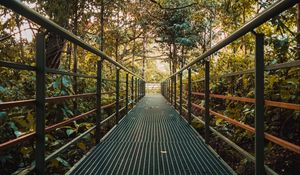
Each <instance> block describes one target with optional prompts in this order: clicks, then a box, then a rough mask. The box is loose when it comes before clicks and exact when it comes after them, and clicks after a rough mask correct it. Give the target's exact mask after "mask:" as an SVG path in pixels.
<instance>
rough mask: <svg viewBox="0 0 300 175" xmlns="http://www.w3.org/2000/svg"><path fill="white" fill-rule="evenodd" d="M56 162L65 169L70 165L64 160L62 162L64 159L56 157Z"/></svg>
mask: <svg viewBox="0 0 300 175" xmlns="http://www.w3.org/2000/svg"><path fill="white" fill-rule="evenodd" d="M56 160H57V161H58V162H60V163H61V164H63V165H64V166H65V167H70V164H69V163H68V162H67V161H66V160H64V159H62V158H60V157H57V158H56Z"/></svg>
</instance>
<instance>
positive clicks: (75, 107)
mask: <svg viewBox="0 0 300 175" xmlns="http://www.w3.org/2000/svg"><path fill="white" fill-rule="evenodd" d="M73 14H74V21H73V26H74V28H73V33H74V34H75V35H77V33H78V18H79V17H78V0H76V1H75V8H74V12H73ZM73 46H74V47H73V48H74V50H73V58H74V64H73V72H74V73H77V69H78V59H77V45H76V44H74V45H73ZM77 86H78V83H77V77H76V76H75V77H74V82H73V90H74V93H75V94H77V93H78V92H77ZM73 109H74V114H75V115H77V100H76V98H75V99H74V101H73Z"/></svg>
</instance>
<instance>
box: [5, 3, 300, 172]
mask: <svg viewBox="0 0 300 175" xmlns="http://www.w3.org/2000/svg"><path fill="white" fill-rule="evenodd" d="M297 2H298V1H297V0H279V1H277V2H276V3H275V4H274V5H272V6H271V7H269V8H268V9H266V10H265V11H263V12H261V13H259V14H258V15H257V16H256V17H255V18H253V19H252V20H251V21H249V22H248V23H246V24H245V25H244V26H242V27H241V28H240V29H238V30H237V31H236V32H234V33H233V34H232V35H230V36H228V37H227V38H226V39H224V40H222V41H221V42H219V43H218V44H216V45H215V46H213V47H212V48H211V49H209V50H208V51H206V52H205V53H204V54H202V55H201V56H200V57H198V58H196V59H195V60H194V61H192V62H191V63H189V64H187V65H185V66H184V67H183V68H181V69H180V70H179V71H178V72H176V73H174V74H173V75H171V76H170V77H168V78H167V79H166V80H165V81H163V82H162V83H161V94H162V95H160V94H159V95H153V94H152V95H146V94H145V84H146V82H145V80H143V78H141V77H140V76H138V75H136V74H135V73H133V72H132V71H130V70H128V69H127V68H126V67H125V66H123V65H121V64H120V63H118V62H116V61H114V60H113V59H112V58H111V57H109V56H107V55H106V54H105V53H103V52H102V51H100V50H98V49H96V48H94V47H93V46H91V45H89V44H87V43H86V42H84V41H83V40H81V39H80V38H79V37H77V36H75V35H74V34H73V33H71V32H69V31H67V30H66V29H64V28H62V27H61V26H59V25H57V24H55V23H54V22H52V21H50V20H49V19H47V18H45V17H44V16H42V15H41V14H39V13H37V12H35V11H34V10H32V9H31V8H29V7H27V6H25V5H24V4H22V3H21V2H20V1H17V0H9V1H7V0H0V4H1V5H3V6H5V7H6V8H8V9H11V10H13V11H14V12H16V13H17V14H19V15H22V16H24V17H26V18H28V19H29V20H31V21H33V22H35V23H36V24H37V25H39V26H41V27H42V28H44V29H46V30H47V31H49V32H53V33H55V34H57V35H60V36H61V37H62V38H64V39H65V40H67V41H69V42H71V43H73V44H75V45H78V46H80V47H81V48H82V49H84V50H85V51H87V52H90V53H92V54H95V55H96V56H97V57H99V61H98V62H97V71H96V72H95V74H94V75H86V74H81V73H77V72H68V71H64V70H59V69H51V68H48V67H46V65H45V52H46V51H45V34H44V33H38V35H37V37H36V39H35V41H36V65H35V66H31V65H24V64H18V63H13V62H7V61H0V67H5V68H9V69H14V70H26V71H31V72H34V73H35V74H36V79H35V80H34V81H35V83H36V87H37V88H36V89H35V90H36V95H35V98H33V99H27V100H19V101H8V102H2V103H0V110H1V111H6V110H9V109H13V108H16V107H24V106H26V107H32V108H33V109H34V110H35V119H36V122H35V125H36V127H35V128H36V129H35V131H33V132H31V133H28V134H25V135H22V136H20V137H17V138H15V139H11V140H9V141H6V142H4V143H0V151H1V152H2V151H4V150H5V149H8V148H12V147H15V146H18V145H19V144H21V143H22V142H25V141H28V140H34V141H35V142H34V147H35V163H34V164H32V165H31V166H29V167H28V168H26V169H24V170H21V171H20V172H21V173H22V174H25V173H30V172H32V171H35V172H36V174H39V175H42V174H45V169H46V168H45V164H46V162H48V161H50V160H52V159H54V158H56V157H57V156H58V155H59V154H61V153H62V152H63V151H64V150H66V149H67V148H68V147H70V146H71V145H72V144H75V143H76V142H78V141H79V140H80V139H82V138H83V137H85V136H86V135H88V134H89V133H91V132H94V131H95V135H94V136H95V140H96V145H94V147H93V148H92V149H91V150H90V151H89V152H88V153H87V154H86V155H82V156H83V158H82V159H81V160H79V161H78V162H77V163H76V164H75V166H74V167H73V168H71V170H70V171H69V172H68V173H67V174H216V175H217V174H235V172H234V171H233V170H232V169H231V168H230V167H229V166H228V165H227V163H226V162H224V161H223V160H222V158H221V157H220V156H218V155H217V153H216V152H215V151H214V150H213V149H212V148H211V147H210V146H209V140H210V136H211V135H212V134H214V135H217V136H218V137H219V138H220V139H222V140H223V141H225V142H226V143H227V144H229V145H230V146H232V148H233V149H235V150H236V151H237V152H239V153H240V154H241V155H243V156H244V157H246V158H247V159H248V160H250V161H252V162H254V163H255V173H256V174H257V175H262V174H265V173H267V174H276V172H274V171H273V170H272V169H270V168H269V167H268V166H266V165H265V162H264V139H267V140H269V141H271V142H273V143H275V144H278V145H280V146H282V147H284V148H286V149H288V150H290V151H293V152H296V153H298V154H299V153H300V146H299V145H295V144H293V143H290V142H288V141H286V140H283V139H281V138H279V137H275V136H273V135H271V134H268V133H265V132H264V107H265V106H272V107H278V108H284V109H290V110H300V105H299V104H292V103H283V102H277V101H269V100H265V99H264V71H266V70H276V69H286V68H290V67H298V66H299V65H300V61H299V60H297V61H293V62H289V63H282V64H277V65H272V66H265V65H264V59H263V58H264V49H263V48H264V35H263V34H260V33H256V32H254V30H255V29H256V28H257V27H259V26H260V25H262V24H263V23H265V22H266V21H268V20H269V19H271V18H273V17H275V16H277V15H278V14H280V13H281V12H283V11H285V10H287V9H289V8H291V7H292V6H294V5H295V4H296V3H297ZM250 32H251V33H253V34H254V35H255V38H256V54H255V63H256V64H255V69H254V70H247V71H243V72H234V73H230V74H224V75H222V76H221V77H230V76H236V75H243V74H252V73H254V74H255V96H256V98H245V97H236V96H228V95H222V94H212V93H210V87H209V84H210V79H213V78H216V77H210V62H209V59H208V58H209V57H210V56H211V55H212V54H214V53H216V52H217V51H219V50H220V49H222V48H223V47H225V46H227V45H228V44H230V43H232V42H233V41H235V40H236V39H238V38H240V37H242V36H244V35H245V34H247V33H250ZM104 63H108V64H111V65H112V66H114V67H115V68H116V74H115V76H114V77H115V79H113V80H109V79H104V78H103V77H102V74H103V69H102V67H103V64H104ZM195 66H198V67H199V66H203V69H204V70H205V78H203V79H199V80H193V81H192V79H191V76H192V70H193V67H195ZM185 71H187V74H188V76H187V79H186V80H185V79H184V78H183V72H185ZM52 74H55V75H65V76H70V77H78V78H83V79H94V80H95V81H96V83H95V87H96V92H94V93H85V94H74V95H68V96H55V97H47V96H46V85H45V84H46V81H45V76H46V75H52ZM121 74H123V75H125V77H122V76H120V75H121ZM2 76H3V75H1V77H2ZM219 78H220V77H219ZM106 81H110V82H112V83H115V84H114V86H113V88H114V89H113V90H112V91H111V92H103V87H102V84H103V82H106ZM196 82H203V84H204V85H205V90H204V92H200V91H197V90H195V89H192V84H193V83H196ZM178 89H179V90H178ZM104 94H109V95H113V96H115V101H114V102H113V103H109V104H102V96H103V95H104ZM122 94H123V95H122ZM195 97H198V98H203V99H204V101H205V104H204V105H203V106H202V105H200V104H197V103H196V102H193V98H195ZM214 98H216V99H225V100H233V101H239V102H246V103H253V104H255V128H254V127H251V126H249V125H246V124H244V123H241V122H239V121H237V120H235V119H232V118H230V117H228V116H225V115H223V114H220V113H218V112H216V111H213V110H211V109H210V105H209V103H210V102H209V101H210V99H214ZM72 99H95V101H96V103H95V105H94V107H93V109H91V110H89V111H87V112H85V113H82V114H79V115H76V116H74V117H71V118H69V119H67V120H64V121H61V122H58V123H56V124H54V125H46V122H45V120H46V116H45V113H46V110H47V109H46V105H47V104H50V103H54V104H55V103H61V102H63V101H66V100H72ZM109 108H111V109H114V113H112V114H111V115H109V116H108V117H106V118H104V115H103V113H102V110H103V109H109ZM193 109H198V110H201V111H203V112H204V114H205V115H204V117H203V119H202V118H201V117H199V116H196V115H195V114H194V113H193ZM91 116H93V117H94V126H93V127H91V128H90V129H88V130H86V131H84V132H83V133H82V134H81V135H79V136H77V137H76V138H74V139H73V140H71V141H70V142H68V143H67V144H65V145H64V146H62V147H61V148H59V149H57V150H55V151H54V152H53V153H51V154H47V155H46V153H45V149H46V148H45V135H46V133H48V132H50V131H53V130H55V129H57V128H60V127H63V126H66V125H68V124H70V123H72V122H74V121H78V120H80V119H83V118H88V117H91ZM212 116H213V117H217V118H222V119H223V120H225V121H227V122H229V123H230V124H232V125H235V126H237V127H240V128H243V129H245V130H247V131H249V132H250V133H253V134H255V156H253V155H252V154H250V153H248V152H247V151H245V150H244V149H242V148H241V147H239V146H238V145H236V144H235V143H233V142H232V141H231V140H229V139H228V138H226V137H225V136H224V135H222V134H221V133H219V132H218V131H216V130H215V129H214V128H213V127H211V126H210V124H209V123H210V120H211V117H212ZM193 118H195V119H197V120H199V121H200V122H201V123H203V124H204V126H205V137H204V138H202V136H201V135H199V134H198V132H197V131H196V130H195V129H194V128H193V127H192V126H191V125H190V123H191V121H192V119H193ZM111 121H113V122H114V124H115V126H114V127H113V128H112V129H111V130H110V131H109V132H108V133H107V134H106V135H103V132H102V131H101V126H102V125H103V124H104V123H107V122H111Z"/></svg>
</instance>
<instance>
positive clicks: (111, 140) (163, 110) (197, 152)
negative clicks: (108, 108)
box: [70, 95, 232, 175]
mask: <svg viewBox="0 0 300 175" xmlns="http://www.w3.org/2000/svg"><path fill="white" fill-rule="evenodd" d="M70 174H80V175H81V174H109V175H110V174H128V175H133V174H143V175H145V174H152V175H159V174H170V175H175V174H184V175H185V174H216V175H219V174H222V175H224V174H232V171H230V170H229V168H228V166H226V165H225V163H224V162H223V161H222V160H220V159H219V158H218V157H217V156H216V155H215V154H214V153H213V152H212V151H211V150H210V149H209V148H208V147H207V146H206V145H205V143H204V142H203V140H202V139H201V138H200V136H199V135H198V134H197V133H196V132H195V130H193V129H192V128H191V127H190V126H189V125H188V123H187V122H186V121H185V120H184V119H182V118H181V117H180V116H179V114H178V113H177V112H176V111H175V110H174V108H172V107H171V106H170V105H168V104H167V102H166V100H165V99H164V98H163V97H162V96H161V95H147V96H146V97H144V98H143V99H142V100H141V101H140V102H139V103H138V104H137V106H136V107H135V108H134V109H133V110H132V111H131V112H130V113H129V114H128V115H127V116H126V117H125V118H124V120H122V121H121V122H120V123H119V124H118V125H117V127H116V128H115V129H114V130H113V131H112V132H111V133H110V135H109V136H108V137H107V138H105V139H104V140H103V142H102V143H100V144H99V145H97V146H96V148H95V149H94V150H93V151H92V152H91V153H90V154H89V155H88V156H87V157H86V158H85V159H84V160H83V161H81V162H80V163H79V164H78V166H76V168H75V169H74V170H73V171H71V173H70Z"/></svg>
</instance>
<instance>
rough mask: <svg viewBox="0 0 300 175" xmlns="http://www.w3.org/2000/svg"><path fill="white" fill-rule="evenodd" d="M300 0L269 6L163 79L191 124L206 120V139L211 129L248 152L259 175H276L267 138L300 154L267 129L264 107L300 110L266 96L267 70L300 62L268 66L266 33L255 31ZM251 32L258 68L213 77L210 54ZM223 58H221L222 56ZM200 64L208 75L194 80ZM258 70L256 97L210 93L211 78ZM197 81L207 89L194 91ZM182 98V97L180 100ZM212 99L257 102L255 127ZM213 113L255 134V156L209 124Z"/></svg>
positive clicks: (173, 101) (172, 99) (170, 97)
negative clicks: (268, 161) (267, 160)
mask: <svg viewBox="0 0 300 175" xmlns="http://www.w3.org/2000/svg"><path fill="white" fill-rule="evenodd" d="M298 2H299V1H297V0H279V1H277V2H276V3H275V4H273V5H272V6H271V7H269V8H268V9H266V10H264V11H263V12H261V13H259V14H258V15H257V16H256V17H254V18H253V19H252V20H250V21H249V22H248V23H246V24H245V25H244V26H242V27H241V28H240V29H238V30H237V31H235V32H234V33H233V34H231V35H230V36H229V37H227V38H226V39H224V40H222V41H221V42H219V43H218V44H216V45H215V46H213V47H212V48H211V49H209V50H208V51H206V52H205V53H203V54H202V55H201V56H200V57H198V58H196V59H195V60H193V61H192V62H190V63H189V64H187V65H186V66H184V67H183V68H181V69H180V70H179V71H177V72H176V73H174V74H172V75H171V76H170V77H168V78H167V79H166V80H164V81H163V82H161V93H162V95H163V96H164V97H165V98H166V99H167V100H168V101H169V102H170V103H171V104H172V105H173V106H174V107H175V109H178V112H179V114H180V115H183V112H184V111H185V112H186V115H187V119H188V122H189V123H191V121H192V118H196V119H197V120H199V121H200V122H201V123H203V124H204V125H205V126H204V130H205V136H204V137H205V142H206V143H207V144H208V143H209V139H210V134H211V132H212V133H214V134H216V135H217V136H218V137H219V138H221V139H222V140H223V141H225V142H226V143H228V144H229V145H230V146H232V147H233V148H234V149H235V150H236V151H238V152H239V153H241V154H242V155H244V156H245V157H246V158H248V159H249V160H251V161H252V162H254V163H255V174H257V175H262V174H265V172H267V173H268V174H276V173H275V172H274V171H273V170H272V169H270V168H269V167H268V166H266V165H265V164H264V139H267V140H269V141H271V142H273V143H276V144H277V145H280V146H282V147H284V148H286V149H288V150H290V151H293V152H295V153H298V154H299V153H300V146H299V145H295V144H293V143H290V142H288V141H285V140H283V139H281V138H278V137H276V136H273V135H271V134H268V133H265V132H264V106H273V107H279V108H285V109H291V110H300V105H299V104H292V103H283V102H277V101H270V100H265V99H264V71H267V70H276V69H282V68H289V67H297V66H299V65H300V61H299V60H297V61H293V62H291V63H282V64H278V65H271V66H266V67H265V66H264V35H263V34H260V33H255V32H254V31H253V30H254V29H255V28H257V27H259V26H260V25H262V24H263V23H265V22H266V21H268V20H269V19H271V18H273V17H275V16H277V15H278V14H280V13H281V12H283V11H285V10H287V9H289V8H291V7H292V6H294V5H295V4H296V3H298ZM247 33H253V34H254V35H255V40H256V43H255V49H256V50H255V69H254V70H247V71H241V72H233V73H229V74H224V75H221V76H218V77H210V60H209V57H210V56H211V55H213V54H214V53H216V52H217V51H219V50H220V49H222V48H224V47H225V46H227V45H229V44H231V43H232V42H234V41H235V40H236V39H239V38H240V37H242V36H244V35H246V34H247ZM220 59H221V58H220ZM196 64H202V65H203V66H204V69H205V78H203V79H199V80H194V81H192V79H191V75H192V66H195V65H196ZM186 70H187V72H188V78H187V82H185V83H184V82H183V71H186ZM252 73H255V98H244V97H235V96H226V95H220V94H211V93H210V87H209V83H210V79H212V78H223V77H231V76H236V75H244V74H252ZM177 78H178V79H179V85H178V84H177V80H176V79H177ZM197 82H203V83H204V89H205V90H204V92H192V84H193V83H197ZM183 84H187V90H183ZM177 86H179V97H177V92H176V91H177ZM184 92H185V93H186V97H187V99H183V95H184V94H183V93H184ZM192 96H201V97H204V101H205V103H204V106H201V105H198V104H195V103H193V102H192ZM178 98H179V99H178ZM211 98H217V99H226V100H234V101H238V102H246V103H254V104H255V128H253V127H251V126H249V125H246V124H244V123H241V122H239V121H237V120H235V119H231V118H229V117H227V116H225V115H223V114H220V113H218V112H215V111H213V110H210V108H209V104H210V99H211ZM183 102H185V104H186V108H185V107H184V106H183V104H184V103H183ZM192 107H193V108H196V109H199V110H201V111H204V121H202V119H201V118H199V117H198V116H195V115H194V114H193V113H192ZM210 116H214V117H216V118H221V119H223V120H225V121H227V122H229V123H230V124H232V125H234V126H237V127H240V128H243V129H245V130H247V131H249V132H250V133H254V134H255V157H254V156H252V155H251V154H250V153H248V152H247V151H245V150H244V149H242V148H241V147H239V146H238V145H236V144H235V143H234V142H232V141H230V140H229V139H228V138H226V137H225V136H224V135H223V134H221V133H219V132H218V131H216V130H215V129H214V128H213V127H211V126H210V125H209V123H210V120H211V118H210Z"/></svg>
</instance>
